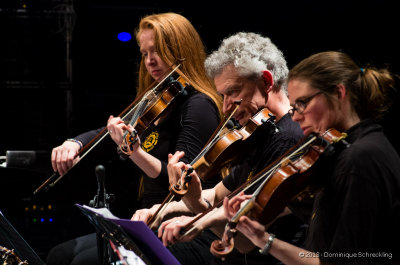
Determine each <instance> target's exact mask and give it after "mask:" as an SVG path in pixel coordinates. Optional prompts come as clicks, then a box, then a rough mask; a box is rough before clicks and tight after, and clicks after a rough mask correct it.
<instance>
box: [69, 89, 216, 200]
mask: <svg viewBox="0 0 400 265" xmlns="http://www.w3.org/2000/svg"><path fill="white" fill-rule="evenodd" d="M180 100H181V102H179V105H178V106H175V107H174V108H173V109H172V110H171V113H170V114H169V115H168V117H167V118H165V119H164V120H163V121H162V122H160V124H158V125H157V126H151V127H149V128H148V129H147V130H146V131H145V132H144V133H143V135H141V136H140V140H141V143H142V144H141V147H142V149H143V150H144V151H146V152H148V153H149V154H151V155H153V156H154V157H156V158H158V159H159V160H160V161H161V163H162V169H161V173H160V175H159V176H158V177H157V178H155V179H152V178H150V177H147V176H145V177H144V178H143V182H144V190H143V201H142V207H151V206H153V205H154V204H156V203H161V202H162V201H163V200H164V199H165V197H166V196H167V195H168V193H169V181H168V172H167V163H168V154H169V153H171V154H174V153H175V151H184V152H185V156H184V157H183V158H182V161H183V162H185V163H190V162H191V161H192V160H193V159H194V158H195V157H196V155H197V154H198V153H199V152H200V151H201V149H202V148H203V147H204V145H205V144H206V142H207V141H208V139H209V138H210V137H211V135H212V133H213V132H214V130H215V129H216V128H217V126H218V124H219V115H218V110H217V108H216V106H215V103H214V102H213V101H212V100H211V99H210V98H209V97H208V96H207V95H205V94H203V93H197V92H192V93H190V94H189V95H187V96H183V97H182V98H180ZM101 129H102V128H101ZM101 129H97V130H93V131H90V132H87V133H84V134H81V135H78V136H77V137H75V139H77V140H80V141H81V142H82V143H83V145H85V144H87V143H88V142H89V141H90V140H91V139H92V138H93V137H94V136H96V135H97V134H98V133H99V132H100V131H101ZM115 151H116V149H115ZM219 181H220V179H210V180H208V181H207V182H205V183H203V187H204V188H211V187H213V186H214V185H215V184H216V183H218V182H219ZM122 185H123V184H122ZM132 196H135V195H132Z"/></svg>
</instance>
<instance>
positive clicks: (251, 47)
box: [205, 32, 290, 125]
mask: <svg viewBox="0 0 400 265" xmlns="http://www.w3.org/2000/svg"><path fill="white" fill-rule="evenodd" d="M205 66H206V71H207V74H208V75H209V77H210V78H211V79H213V80H214V83H215V85H216V87H217V91H218V92H219V93H220V94H222V95H223V97H224V105H223V111H224V112H229V111H231V110H232V107H233V106H234V103H235V102H237V101H241V104H240V106H239V109H238V110H237V111H236V113H235V116H234V117H235V118H236V120H238V121H239V123H240V124H241V125H244V124H246V122H247V121H248V119H249V118H250V117H252V116H253V115H254V114H255V113H256V112H257V111H258V110H259V109H261V108H265V107H266V108H268V109H269V110H270V111H272V113H274V114H275V115H276V116H277V120H279V119H280V118H281V117H283V116H284V115H285V114H286V113H287V112H288V110H289V109H290V105H289V99H288V98H287V93H286V92H287V91H286V78H287V75H288V72H289V70H288V67H287V65H286V60H285V58H284V56H283V54H282V52H281V51H280V50H279V49H278V48H277V47H276V46H275V44H273V43H272V42H271V40H270V39H269V38H266V37H263V36H261V35H259V34H256V33H247V32H239V33H237V34H235V35H233V36H231V37H229V38H227V39H225V40H223V42H222V44H221V46H220V47H219V49H218V50H217V51H215V52H213V53H212V54H211V55H210V56H209V57H208V58H207V59H206V62H205Z"/></svg>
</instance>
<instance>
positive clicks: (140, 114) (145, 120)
mask: <svg viewBox="0 0 400 265" xmlns="http://www.w3.org/2000/svg"><path fill="white" fill-rule="evenodd" d="M188 85H189V83H187V82H186V80H185V79H184V78H183V77H182V76H179V75H178V76H176V77H174V76H169V77H168V78H167V79H165V81H164V82H163V83H162V85H161V86H160V87H158V88H157V90H156V91H154V92H153V95H151V96H150V97H149V95H146V97H145V98H143V99H142V102H141V103H140V105H139V106H138V111H137V113H135V114H134V115H132V117H131V119H130V121H129V124H130V125H132V126H133V127H134V128H135V131H133V132H128V131H126V132H125V133H124V136H123V141H122V144H120V145H119V147H118V151H120V157H121V158H122V159H126V158H127V157H129V156H130V155H131V154H132V153H133V145H134V144H135V143H136V141H137V136H138V135H141V134H142V133H143V132H144V131H145V130H146V129H147V128H149V127H150V125H152V124H153V123H154V122H155V121H156V120H158V119H159V118H160V117H161V115H162V114H163V113H166V112H168V111H169V110H170V109H171V108H173V107H174V106H175V105H176V104H177V101H176V100H174V99H175V98H177V97H178V96H179V95H182V94H185V93H187V92H186V90H185V89H186V88H187V86H188ZM121 153H122V154H121Z"/></svg>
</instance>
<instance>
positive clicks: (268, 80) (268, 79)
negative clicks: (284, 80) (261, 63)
mask: <svg viewBox="0 0 400 265" xmlns="http://www.w3.org/2000/svg"><path fill="white" fill-rule="evenodd" d="M263 79H264V83H265V87H266V91H265V92H266V93H268V92H270V91H271V90H272V87H273V86H274V78H273V76H272V74H271V72H270V71H268V70H263Z"/></svg>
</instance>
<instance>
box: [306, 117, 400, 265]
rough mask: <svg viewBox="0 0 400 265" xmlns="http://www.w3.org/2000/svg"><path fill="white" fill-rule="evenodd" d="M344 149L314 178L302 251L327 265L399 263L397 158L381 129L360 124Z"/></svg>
mask: <svg viewBox="0 0 400 265" xmlns="http://www.w3.org/2000/svg"><path fill="white" fill-rule="evenodd" d="M347 133H348V137H347V138H346V140H347V141H348V142H349V143H350V147H348V148H346V149H344V150H343V151H342V152H340V153H339V154H338V155H337V157H335V158H334V160H333V166H332V167H329V168H331V169H332V170H329V171H327V172H324V173H322V172H321V173H320V174H319V175H318V177H319V178H324V180H325V181H326V186H325V187H324V189H323V190H322V191H321V192H320V193H319V194H318V195H317V197H316V200H315V204H314V212H313V218H312V220H311V223H310V229H309V234H308V236H307V248H308V249H309V250H311V251H314V252H318V254H319V256H320V259H321V260H322V261H327V262H330V263H333V264H347V263H352V262H355V263H356V264H359V262H363V263H362V264H364V262H366V261H367V260H368V261H369V262H371V263H372V264H375V263H379V264H382V263H384V264H393V263H394V262H395V261H397V262H399V261H400V244H399V243H398V240H399V238H400V158H399V156H398V154H397V153H396V151H395V149H394V148H393V146H392V145H391V144H390V143H389V141H388V140H387V138H386V136H385V135H384V134H383V131H382V128H381V127H380V126H379V125H377V124H375V123H373V122H371V121H368V120H366V121H363V122H360V123H359V124H357V125H355V126H353V127H352V128H350V129H349V130H348V132H347Z"/></svg>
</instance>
